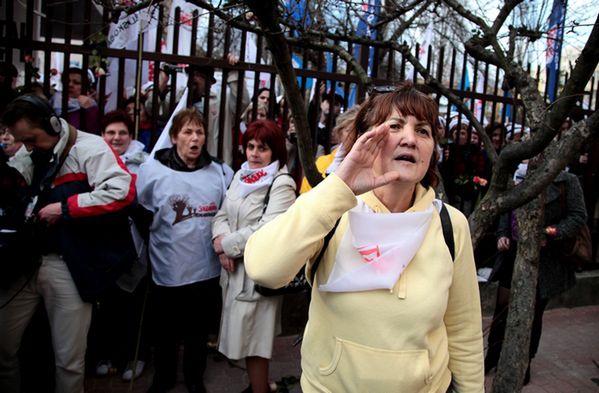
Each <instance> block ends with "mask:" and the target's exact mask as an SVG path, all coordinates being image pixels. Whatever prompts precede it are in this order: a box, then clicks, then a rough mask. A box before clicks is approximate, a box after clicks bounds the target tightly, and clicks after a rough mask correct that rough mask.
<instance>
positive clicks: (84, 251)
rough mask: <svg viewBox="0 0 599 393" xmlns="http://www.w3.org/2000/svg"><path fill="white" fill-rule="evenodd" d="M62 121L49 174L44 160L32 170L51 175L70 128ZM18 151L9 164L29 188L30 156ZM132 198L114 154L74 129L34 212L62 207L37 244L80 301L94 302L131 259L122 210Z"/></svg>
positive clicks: (127, 176) (130, 182) (131, 179)
mask: <svg viewBox="0 0 599 393" xmlns="http://www.w3.org/2000/svg"><path fill="white" fill-rule="evenodd" d="M61 122H62V131H61V133H60V139H59V141H58V143H57V144H56V146H55V147H54V149H53V153H54V158H53V161H51V162H50V164H49V168H48V170H45V168H42V167H44V166H45V165H43V164H44V162H42V163H38V162H37V161H36V164H35V165H36V171H39V170H40V168H42V172H44V173H50V172H51V171H52V167H53V166H54V167H55V166H56V165H59V163H58V160H59V159H58V157H60V156H61V154H62V152H63V151H64V149H65V147H66V145H67V142H68V138H69V125H68V123H67V122H66V121H64V120H61ZM21 150H25V149H21ZM19 153H21V154H17V155H15V159H14V160H12V161H11V165H12V166H14V167H15V168H17V169H18V170H19V171H21V173H22V174H23V175H24V177H25V178H26V179H27V180H28V182H29V183H30V184H32V186H33V187H36V186H38V184H39V181H38V179H39V176H38V175H35V176H34V171H33V169H34V164H33V161H32V160H31V155H29V154H27V153H24V152H21V151H20V152H19ZM17 156H18V157H17ZM13 161H15V162H14V163H13ZM135 198H136V191H135V175H133V174H131V173H129V171H128V170H127V167H126V166H125V164H123V162H122V161H121V159H120V158H119V157H118V155H116V154H115V152H114V151H113V150H112V149H111V148H110V147H109V146H108V144H106V142H104V140H103V139H102V138H100V137H99V136H96V135H92V134H89V133H86V132H82V131H77V138H76V140H75V143H74V144H73V146H72V147H71V149H70V151H69V153H68V155H67V156H66V158H65V160H64V163H63V164H62V166H60V167H59V168H58V173H57V174H56V176H55V177H54V179H53V180H52V183H51V187H49V188H46V192H44V193H42V194H41V195H40V203H39V204H38V208H41V207H43V206H46V205H48V204H51V203H55V202H60V203H61V205H62V212H63V216H62V219H61V220H60V221H59V222H58V223H57V224H55V225H52V226H50V227H49V228H48V230H47V232H46V233H44V234H43V236H42V237H41V239H40V241H43V242H44V251H45V252H46V253H57V254H59V255H62V256H63V259H64V260H65V262H66V263H67V266H68V267H69V271H70V272H71V275H72V276H73V280H74V281H75V284H76V285H77V289H78V290H79V294H80V295H81V298H82V299H83V300H84V301H93V300H94V298H95V297H96V296H97V295H98V294H100V293H101V292H102V291H103V290H104V289H105V288H106V287H107V286H108V285H110V283H111V282H113V281H114V280H116V278H117V277H118V276H119V275H120V274H121V273H122V272H123V271H124V270H126V269H127V268H128V267H129V265H130V263H131V262H132V261H133V259H134V258H135V249H134V247H133V242H132V239H131V233H130V231H129V223H128V218H127V212H126V208H127V207H129V206H131V205H132V204H133V202H134V201H135ZM36 210H37V209H36Z"/></svg>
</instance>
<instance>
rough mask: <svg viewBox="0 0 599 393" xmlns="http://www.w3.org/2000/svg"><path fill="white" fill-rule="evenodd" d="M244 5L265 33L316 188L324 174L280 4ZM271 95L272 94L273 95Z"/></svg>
mask: <svg viewBox="0 0 599 393" xmlns="http://www.w3.org/2000/svg"><path fill="white" fill-rule="evenodd" d="M245 4H246V5H247V6H248V7H249V8H250V9H251V10H252V12H254V14H255V15H256V16H257V17H258V23H259V24H260V27H261V28H262V30H263V31H264V36H265V38H266V41H267V42H268V48H269V50H270V52H271V53H272V58H273V61H274V63H275V66H276V67H277V71H278V72H279V75H278V76H279V78H281V83H282V84H283V87H284V88H285V97H286V98H287V102H288V103H289V109H290V110H291V113H292V114H293V120H294V121H295V130H296V133H297V147H298V149H297V150H298V154H299V158H300V162H301V163H302V167H303V168H304V174H305V176H306V178H307V179H308V181H309V182H310V184H312V186H315V185H316V184H318V183H319V182H320V181H322V175H321V174H320V173H319V172H318V170H317V169H316V163H315V161H314V151H313V149H312V137H311V136H310V127H309V125H308V114H307V112H306V108H305V106H304V100H303V98H302V93H301V92H300V88H299V86H298V85H297V78H296V75H295V70H294V69H293V65H292V63H291V52H290V51H289V45H288V43H287V41H286V39H285V35H284V33H283V31H282V30H281V27H280V26H279V23H280V20H279V19H280V17H279V14H278V2H276V1H272V0H271V1H258V0H247V1H245ZM271 94H272V93H271Z"/></svg>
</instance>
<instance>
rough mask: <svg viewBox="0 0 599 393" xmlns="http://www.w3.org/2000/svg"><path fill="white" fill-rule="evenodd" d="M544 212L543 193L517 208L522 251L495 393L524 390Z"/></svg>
mask: <svg viewBox="0 0 599 393" xmlns="http://www.w3.org/2000/svg"><path fill="white" fill-rule="evenodd" d="M543 214H544V209H543V196H542V195H541V196H539V197H537V198H535V199H534V200H533V201H531V202H529V203H528V204H526V205H524V206H522V207H521V208H519V209H518V210H516V215H517V220H518V236H519V241H518V251H517V254H516V261H515V266H514V272H513V276H512V288H511V293H510V306H509V311H508V317H507V326H506V331H505V340H504V342H503V347H502V351H501V355H500V357H499V363H498V365H497V374H496V375H495V378H494V379H493V390H492V391H493V393H513V392H519V391H521V389H522V383H523V380H524V374H525V372H526V368H527V366H528V357H529V347H530V333H531V328H532V321H533V315H534V305H535V295H536V287H537V279H538V274H539V250H540V242H541V236H542V235H541V230H540V229H541V223H542V221H543Z"/></svg>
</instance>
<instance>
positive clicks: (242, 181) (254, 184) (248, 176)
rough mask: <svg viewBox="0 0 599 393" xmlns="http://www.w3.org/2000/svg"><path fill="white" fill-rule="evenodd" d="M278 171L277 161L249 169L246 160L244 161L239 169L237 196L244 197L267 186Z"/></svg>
mask: <svg viewBox="0 0 599 393" xmlns="http://www.w3.org/2000/svg"><path fill="white" fill-rule="evenodd" d="M278 171H279V161H274V162H272V163H271V164H270V165H267V166H265V167H262V168H256V169H250V166H249V164H248V162H247V161H246V162H244V163H243V164H241V169H240V170H239V196H240V197H241V198H245V197H246V196H248V195H249V194H251V193H252V192H254V191H256V190H259V189H261V188H264V187H269V186H270V185H271V184H272V181H273V180H274V177H275V174H276V173H277V172H278Z"/></svg>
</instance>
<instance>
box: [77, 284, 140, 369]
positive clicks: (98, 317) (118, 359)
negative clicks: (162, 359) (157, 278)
mask: <svg viewBox="0 0 599 393" xmlns="http://www.w3.org/2000/svg"><path fill="white" fill-rule="evenodd" d="M146 280H147V278H144V279H143V280H142V281H141V282H140V283H139V285H138V286H137V288H136V289H135V291H133V292H132V293H130V292H127V291H124V290H122V289H120V288H119V287H117V286H116V285H114V286H113V288H111V289H110V290H108V291H107V292H106V293H105V294H104V295H103V296H102V297H101V298H100V300H99V301H98V302H97V304H96V308H95V309H94V312H93V317H92V326H91V328H90V333H89V337H88V343H89V345H88V347H89V349H90V356H91V359H90V360H92V365H94V366H95V364H96V363H97V362H98V361H99V360H111V361H112V364H113V365H114V366H115V367H117V368H119V369H122V368H124V367H125V366H126V363H127V362H128V361H131V360H133V359H134V356H135V348H136V346H137V338H138V334H139V332H140V325H139V324H140V322H141V313H142V308H143V304H144V297H145V295H146V291H147V283H146V282H147V281H146ZM148 314H149V307H148V306H147V305H146V310H145V314H144V319H143V322H142V323H143V325H142V329H141V337H140V339H141V341H140V347H139V355H138V360H143V361H146V360H147V359H148V358H149V354H150V341H149V339H148V338H149V334H148V333H149V332H148V329H149V327H150V324H149V323H148V317H149V315H148Z"/></svg>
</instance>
